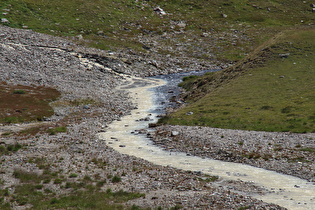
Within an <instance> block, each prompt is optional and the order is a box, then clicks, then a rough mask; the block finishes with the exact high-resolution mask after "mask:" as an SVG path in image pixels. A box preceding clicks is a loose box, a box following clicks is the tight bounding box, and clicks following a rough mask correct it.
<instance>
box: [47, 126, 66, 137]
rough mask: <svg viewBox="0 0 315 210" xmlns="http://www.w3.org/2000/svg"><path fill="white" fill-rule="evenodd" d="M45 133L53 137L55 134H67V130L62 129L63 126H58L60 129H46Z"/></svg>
mask: <svg viewBox="0 0 315 210" xmlns="http://www.w3.org/2000/svg"><path fill="white" fill-rule="evenodd" d="M47 132H48V133H49V135H55V134H57V133H65V132H67V128H66V127H64V126H60V127H55V128H51V129H48V131H47Z"/></svg>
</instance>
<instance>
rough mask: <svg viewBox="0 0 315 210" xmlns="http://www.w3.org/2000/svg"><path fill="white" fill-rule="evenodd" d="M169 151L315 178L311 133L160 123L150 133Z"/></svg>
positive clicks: (304, 177) (313, 139) (314, 143)
mask: <svg viewBox="0 0 315 210" xmlns="http://www.w3.org/2000/svg"><path fill="white" fill-rule="evenodd" d="M151 136H152V140H153V142H154V143H155V144H157V145H159V146H161V147H163V148H164V149H165V150H169V151H181V152H185V153H187V155H194V156H200V157H209V158H213V159H217V160H223V161H229V162H237V163H245V164H249V165H252V166H256V167H260V168H265V169H269V170H273V171H277V172H280V173H283V174H288V175H293V176H297V177H300V178H302V179H306V180H309V181H311V182H314V181H315V155H314V152H315V151H314V145H315V134H314V133H309V134H295V133H276V132H258V131H241V130H229V129H219V128H208V127H189V126H161V127H158V128H157V129H156V132H155V133H153V134H152V135H151Z"/></svg>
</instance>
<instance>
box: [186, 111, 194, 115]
mask: <svg viewBox="0 0 315 210" xmlns="http://www.w3.org/2000/svg"><path fill="white" fill-rule="evenodd" d="M193 114H194V113H193V112H187V113H186V115H193Z"/></svg>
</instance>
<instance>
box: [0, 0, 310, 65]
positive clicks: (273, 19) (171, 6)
mask: <svg viewBox="0 0 315 210" xmlns="http://www.w3.org/2000/svg"><path fill="white" fill-rule="evenodd" d="M309 3H310V2H308V1H305V3H303V2H298V3H297V2H296V1H293V0H289V1H280V0H267V1H263V2H262V1H258V0H254V1H247V0H234V1H231V0H224V1H221V0H212V1H206V0H174V1H167V0H163V1H161V0H152V1H142V0H139V1H135V0H127V1H122V0H116V1H109V0H95V1H84V0H64V1H50V0H41V1H38V0H2V1H1V2H0V9H10V11H5V13H8V14H6V15H3V14H2V13H0V18H7V19H8V20H9V21H10V24H8V25H9V26H12V27H23V26H28V28H30V29H33V30H36V31H39V32H43V33H48V34H53V35H59V36H76V35H79V34H81V35H83V37H84V41H81V42H82V43H85V44H88V45H89V46H93V47H97V48H101V49H111V50H115V49H118V48H131V49H134V50H136V51H143V48H142V46H143V43H142V41H143V40H144V39H142V38H139V36H143V37H159V36H161V35H162V34H164V33H173V36H172V37H171V39H165V38H163V37H162V38H160V39H158V42H159V43H158V44H159V47H161V49H160V50H159V53H162V54H171V55H174V54H175V55H182V53H183V52H184V55H185V56H188V57H197V58H200V59H207V60H211V59H220V60H223V61H226V62H230V61H235V60H239V59H241V58H243V57H244V54H246V53H248V52H249V51H251V50H252V49H253V47H255V46H257V45H258V44H259V43H261V42H262V41H264V40H266V39H267V38H268V37H270V36H271V35H273V34H274V33H275V32H276V31H278V30H282V29H283V27H287V26H292V25H300V24H312V23H314V14H312V12H311V8H310V6H309ZM157 5H160V6H161V8H163V9H164V10H165V11H166V12H167V13H168V15H165V16H163V17H162V16H160V15H158V14H156V13H155V12H154V11H153V8H155V7H156V6H157ZM223 14H225V15H227V17H226V18H224V17H223V16H222V15H223ZM301 20H303V23H301ZM180 21H184V22H185V23H186V24H187V26H186V27H185V29H184V33H174V32H179V31H180V26H179V25H178V24H177V23H178V22H180ZM240 36H244V38H243V39H241V38H239V37H240ZM179 44H184V45H185V49H182V48H180V49H179V50H180V52H176V50H173V51H172V52H169V51H170V50H169V49H168V47H169V46H172V47H173V48H174V49H176V46H178V45H179Z"/></svg>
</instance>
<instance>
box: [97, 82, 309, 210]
mask: <svg viewBox="0 0 315 210" xmlns="http://www.w3.org/2000/svg"><path fill="white" fill-rule="evenodd" d="M127 80H128V84H127V85H124V86H122V87H120V89H125V90H127V91H129V92H130V96H131V97H132V98H134V102H135V104H137V109H135V110H132V112H131V114H130V115H127V116H125V117H123V118H121V120H120V121H114V122H113V123H111V124H110V125H109V127H108V129H107V131H106V132H104V133H100V135H99V137H100V139H102V140H104V141H106V142H107V144H108V146H110V147H112V148H113V149H115V150H116V151H118V152H120V153H123V154H128V155H132V156H135V157H139V158H142V159H145V160H147V161H150V162H152V163H154V164H158V165H162V166H171V167H174V168H179V169H183V170H190V171H201V172H203V173H205V174H209V175H213V176H219V177H220V178H222V179H227V180H242V181H245V182H251V183H253V184H255V185H258V186H261V187H264V188H266V189H267V190H269V191H271V192H272V193H267V194H266V195H254V196H253V197H255V198H257V199H260V200H263V201H265V202H267V203H274V204H278V205H280V206H282V207H286V208H288V209H299V210H300V209H308V210H310V209H315V185H314V183H311V182H308V181H306V180H303V179H299V178H296V177H293V176H288V175H283V174H279V173H276V172H273V171H269V170H265V169H261V168H256V167H253V166H248V165H244V164H239V163H231V162H223V161H218V160H213V159H208V158H205V159H204V158H200V157H194V156H186V154H185V153H180V152H167V151H164V150H163V149H161V148H159V147H158V146H155V145H153V144H152V143H151V142H150V140H149V139H147V138H145V136H143V135H135V134H134V133H135V131H137V130H140V129H145V128H147V126H148V123H152V121H143V120H139V119H144V118H147V117H150V118H151V119H152V120H154V121H156V120H157V113H154V112H152V110H154V109H156V108H157V106H158V104H156V103H154V101H156V100H154V97H156V95H155V94H154V93H153V92H152V91H150V88H153V87H159V86H162V85H164V84H165V81H164V80H161V79H152V78H151V79H149V78H146V79H142V78H132V77H129V78H127ZM251 196H252V195H251Z"/></svg>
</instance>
